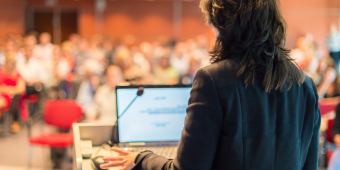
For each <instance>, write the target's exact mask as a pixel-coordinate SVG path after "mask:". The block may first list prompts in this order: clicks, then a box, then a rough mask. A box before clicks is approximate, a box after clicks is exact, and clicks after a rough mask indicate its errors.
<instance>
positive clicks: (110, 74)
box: [85, 65, 124, 123]
mask: <svg viewBox="0 0 340 170" xmlns="http://www.w3.org/2000/svg"><path fill="white" fill-rule="evenodd" d="M123 79H124V78H123V73H122V70H121V69H120V68H119V67H118V66H114V65H111V66H109V67H108V69H107V70H106V83H105V84H104V85H102V86H100V87H99V88H98V89H97V91H96V93H95V95H94V102H93V103H92V105H91V107H90V108H89V109H88V110H86V111H85V114H86V119H87V120H88V121H90V122H92V121H97V122H105V123H112V122H115V121H116V116H117V115H116V104H115V103H116V102H115V101H116V94H115V87H116V85H118V84H119V83H121V82H122V81H123Z"/></svg>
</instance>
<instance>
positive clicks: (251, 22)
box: [200, 0, 305, 92]
mask: <svg viewBox="0 0 340 170" xmlns="http://www.w3.org/2000/svg"><path fill="white" fill-rule="evenodd" d="M278 3H279V2H277V0H201V3H200V8H201V10H202V12H203V16H204V18H205V20H206V22H207V23H208V24H209V25H212V26H214V27H215V28H216V29H217V31H218V32H219V35H218V36H217V39H216V43H215V46H214V48H213V50H212V51H211V52H210V55H211V61H212V63H215V62H219V61H221V60H224V59H227V58H228V57H230V56H232V55H238V54H241V55H242V56H244V58H243V59H242V61H241V62H240V65H239V66H238V68H237V69H236V74H237V76H240V75H244V83H245V84H246V86H248V85H254V83H255V75H256V74H257V73H258V72H262V75H263V81H262V84H263V87H264V89H265V91H266V92H270V91H271V90H272V89H275V90H283V89H284V88H288V89H290V88H291V87H292V84H293V83H297V84H301V83H303V81H304V78H305V76H304V73H303V72H302V71H301V69H300V68H299V67H298V66H297V64H296V63H295V62H294V61H293V60H292V59H291V58H290V57H289V52H290V51H289V50H287V49H285V43H286V28H285V25H286V23H285V20H284V19H283V17H282V15H281V12H280V9H279V6H278ZM286 83H287V85H288V86H286Z"/></svg>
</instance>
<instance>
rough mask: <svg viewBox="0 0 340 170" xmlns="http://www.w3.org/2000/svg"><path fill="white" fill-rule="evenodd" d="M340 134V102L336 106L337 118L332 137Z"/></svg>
mask: <svg viewBox="0 0 340 170" xmlns="http://www.w3.org/2000/svg"><path fill="white" fill-rule="evenodd" d="M337 134H339V135H340V103H339V104H338V106H336V109H335V119H334V124H333V129H332V137H333V138H334V136H335V135H337Z"/></svg>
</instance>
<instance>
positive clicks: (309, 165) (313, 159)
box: [302, 80, 321, 170]
mask: <svg viewBox="0 0 340 170" xmlns="http://www.w3.org/2000/svg"><path fill="white" fill-rule="evenodd" d="M311 81H312V83H313V89H314V94H315V102H314V103H315V104H314V111H315V112H314V128H313V136H312V139H311V141H310V145H309V149H308V153H307V158H306V161H305V164H304V166H303V168H302V169H303V170H312V169H313V170H317V169H318V152H319V130H320V124H321V114H320V109H319V96H318V93H317V90H316V86H315V84H314V82H313V80H311Z"/></svg>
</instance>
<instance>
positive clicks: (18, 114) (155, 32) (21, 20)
mask: <svg viewBox="0 0 340 170" xmlns="http://www.w3.org/2000/svg"><path fill="white" fill-rule="evenodd" d="M198 5H199V0H0V126H1V128H0V130H1V131H0V132H1V133H0V134H1V137H0V169H1V170H2V169H27V167H28V166H29V165H31V167H32V169H71V167H72V145H71V144H70V146H69V147H64V148H60V147H57V148H56V147H49V146H48V145H46V144H45V145H44V144H41V143H40V144H39V143H38V144H37V143H36V140H35V138H34V137H35V135H36V134H40V133H41V132H45V131H48V132H58V133H68V132H69V131H70V128H60V127H58V126H55V123H51V122H46V119H44V115H46V114H47V113H46V112H47V111H48V110H49V109H46V106H47V105H48V106H50V105H52V104H53V101H61V102H70V101H72V102H74V104H75V105H77V106H79V107H80V108H81V114H82V119H81V120H78V121H79V122H88V123H89V122H100V123H114V122H115V121H116V111H115V92H114V88H115V86H117V85H140V84H143V85H149V84H163V85H164V84H191V83H192V81H193V78H194V76H195V73H196V71H197V70H198V69H199V68H201V67H204V66H206V65H209V63H210V62H209V50H210V49H211V48H212V47H213V46H214V42H215V35H214V33H213V31H212V30H211V28H210V27H209V26H207V25H205V23H204V22H203V19H202V13H201V12H200V9H199V7H198ZM281 7H282V12H283V16H284V18H285V19H286V22H287V26H288V30H287V42H286V47H287V48H288V49H290V50H292V51H291V57H292V58H293V59H295V61H296V62H297V64H298V65H299V66H300V67H301V68H302V69H303V70H304V71H305V72H306V74H308V75H309V76H311V77H312V78H313V79H314V81H315V83H316V84H317V86H318V90H319V96H320V109H321V114H322V116H323V123H322V128H321V130H320V131H321V132H322V133H321V136H320V168H326V167H327V164H328V161H330V159H331V156H332V153H333V151H334V150H336V145H340V140H334V139H336V135H337V134H334V133H333V126H332V124H333V121H334V117H335V116H336V114H337V113H336V111H335V108H336V106H337V105H338V103H339V97H338V96H340V76H339V75H340V74H339V73H340V66H339V63H340V32H339V21H340V2H339V0H322V1H320V0H281ZM51 103H52V104H51ZM68 104H70V103H67V104H65V105H68ZM60 109H61V110H60V111H63V110H62V109H63V105H61V106H60ZM64 109H65V108H64ZM339 114H340V113H339ZM56 119H57V118H56ZM58 121H59V122H61V123H62V122H63V120H62V119H61V120H58ZM51 124H52V125H54V126H51ZM339 132H340V130H339ZM339 139H340V136H339ZM337 141H339V142H337ZM33 148H34V149H33ZM65 148H66V149H65ZM334 160H337V159H336V158H334ZM335 162H336V163H337V162H339V163H340V158H339V159H338V160H337V161H335Z"/></svg>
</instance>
